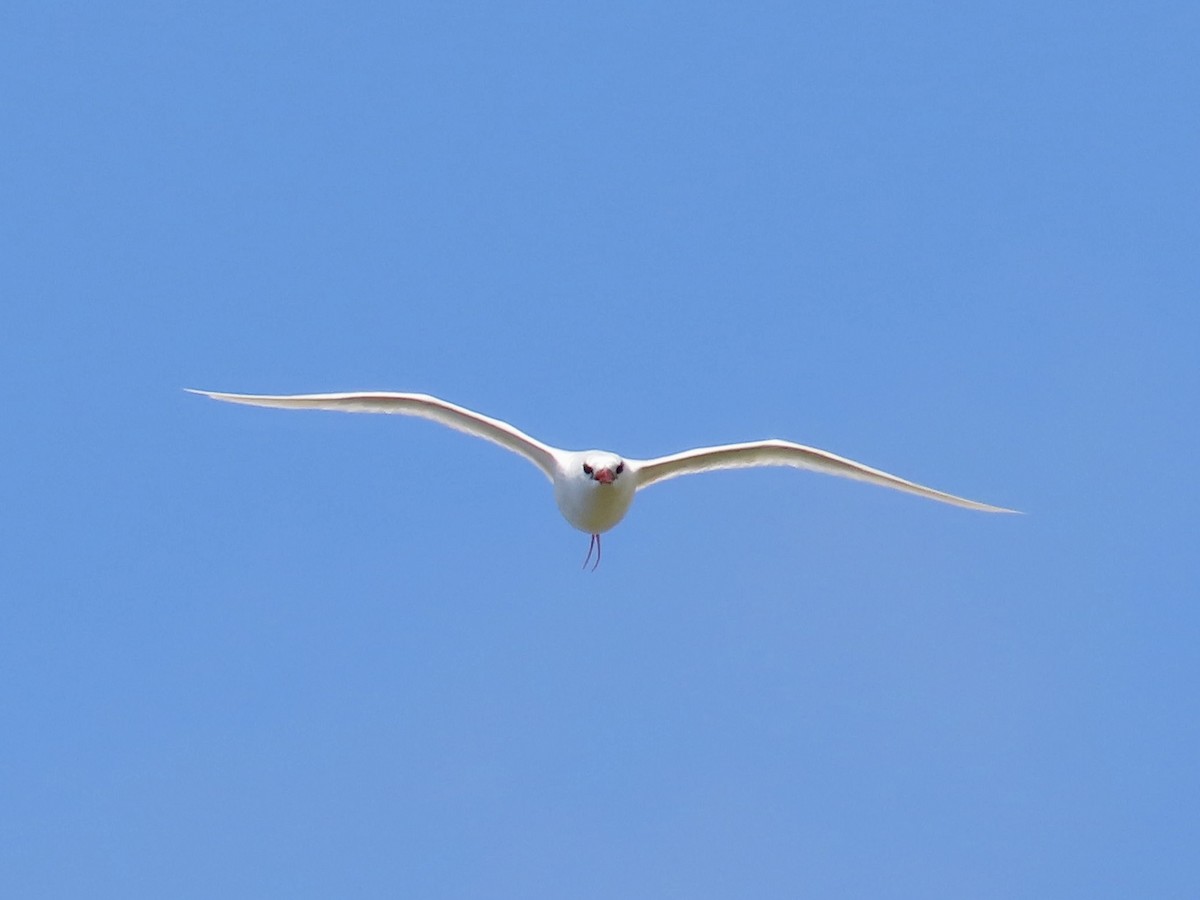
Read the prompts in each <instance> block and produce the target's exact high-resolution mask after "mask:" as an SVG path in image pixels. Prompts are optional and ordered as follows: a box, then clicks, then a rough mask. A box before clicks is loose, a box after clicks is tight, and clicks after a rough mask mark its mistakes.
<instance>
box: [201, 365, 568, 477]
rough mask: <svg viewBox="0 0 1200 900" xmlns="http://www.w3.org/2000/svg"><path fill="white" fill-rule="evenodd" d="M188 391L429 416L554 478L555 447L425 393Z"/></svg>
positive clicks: (234, 399) (284, 405)
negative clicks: (487, 443) (516, 457)
mask: <svg viewBox="0 0 1200 900" xmlns="http://www.w3.org/2000/svg"><path fill="white" fill-rule="evenodd" d="M187 390H188V391H189V392H190V393H193V394H201V395H203V396H205V397H212V398H213V399H214V400H224V401H225V402H227V403H244V404H246V405H247V406H273V407H279V408H281V409H331V410H337V411H339V412H362V413H392V414H396V415H402V416H417V417H419V418H422V419H432V420H433V421H434V422H440V423H441V424H442V425H446V426H447V427H449V428H453V429H455V430H456V431H463V432H466V433H467V434H473V435H475V436H476V437H481V438H483V439H484V440H486V441H491V442H492V443H493V444H499V445H500V446H501V447H503V448H504V449H506V450H511V451H512V452H513V453H519V454H520V455H521V456H524V457H525V458H526V459H528V460H529V461H530V462H532V463H533V464H534V465H535V466H537V467H538V468H539V469H541V470H542V472H543V473H544V474H545V476H546V477H547V478H549V479H550V480H551V481H553V480H554V460H555V449H554V448H553V447H551V446H549V445H548V444H543V443H542V442H541V441H538V440H535V439H534V438H531V437H530V436H529V435H527V434H525V432H523V431H520V430H519V429H517V428H514V427H513V426H512V425H509V424H508V423H507V422H502V421H500V420H499V419H492V418H489V417H488V416H484V415H481V414H480V413H477V412H475V411H473V410H470V409H466V408H465V407H462V406H455V405H454V404H453V403H448V402H446V401H445V400H440V399H438V398H437V397H431V396H429V395H428V394H394V393H388V392H375V393H353V394H286V395H273V394H223V393H220V392H217V391H197V390H192V389H191V388H187Z"/></svg>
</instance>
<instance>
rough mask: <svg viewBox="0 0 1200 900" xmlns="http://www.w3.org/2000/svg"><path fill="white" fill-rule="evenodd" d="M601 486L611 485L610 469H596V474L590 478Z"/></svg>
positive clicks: (611, 474)
mask: <svg viewBox="0 0 1200 900" xmlns="http://www.w3.org/2000/svg"><path fill="white" fill-rule="evenodd" d="M592 477H593V478H595V479H596V480H597V481H598V482H600V483H601V484H612V483H613V473H612V469H597V470H596V474H595V475H593V476H592Z"/></svg>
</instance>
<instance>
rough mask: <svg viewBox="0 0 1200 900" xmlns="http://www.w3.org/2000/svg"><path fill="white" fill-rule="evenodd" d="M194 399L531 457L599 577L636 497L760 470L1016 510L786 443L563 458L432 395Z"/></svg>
mask: <svg viewBox="0 0 1200 900" xmlns="http://www.w3.org/2000/svg"><path fill="white" fill-rule="evenodd" d="M185 390H186V391H188V392H189V393H192V394H199V395H201V396H205V397H211V398H212V399H214V400H221V401H224V402H226V403H242V404H245V405H248V406H267V407H277V408H282V409H327V410H336V411H339V412H358V413H392V414H395V415H402V416H416V417H418V418H422V419H431V420H432V421H434V422H438V423H440V424H442V425H446V426H448V427H450V428H453V429H455V430H457V431H462V432H465V433H467V434H471V435H474V436H475V437H479V438H483V439H484V440H487V441H491V442H492V443H493V444H498V445H499V446H501V447H503V448H504V449H506V450H511V451H512V452H513V453H516V454H518V455H519V456H523V457H525V459H527V460H529V461H530V462H531V463H533V464H534V465H535V466H537V467H538V469H540V470H541V472H542V474H543V475H545V476H546V477H547V478H548V479H549V480H550V483H551V484H552V485H553V486H554V499H555V502H556V503H557V504H558V509H559V512H561V513H562V515H563V518H565V519H566V520H567V522H568V523H569V524H570V525H571V526H573V527H574V528H577V529H579V530H580V531H582V532H584V533H585V534H589V535H591V542H590V543H589V544H588V553H587V557H586V558H585V559H584V561H583V568H585V569H586V568H587V566H588V563H589V562H590V561H591V559H592V554H593V551H594V552H595V557H596V560H595V563H593V565H592V570H593V571H595V569H596V568H597V567H598V566H599V565H600V535H602V534H604V533H605V532H607V531H608V530H609V529H611V528H613V527H614V526H615V525H616V524H617V523H619V522H620V521H621V520H622V519H623V518H625V514H626V513H627V512H629V507H630V505H631V504H632V503H633V497H634V495H635V494H636V493H637V492H638V491H640V490H642V489H643V488H647V487H649V486H650V485H652V484H657V483H659V482H660V481H666V480H667V479H670V478H678V477H679V476H680V475H693V474H696V473H698V472H711V471H715V470H718V469H746V468H755V467H759V466H788V467H791V468H796V469H808V470H811V471H815V472H824V473H826V474H828V475H838V476H841V477H843V478H853V479H855V480H857V481H865V482H868V483H870V484H876V485H880V486H882V487H888V488H893V489H894V490H898V491H905V492H907V493H910V494H916V495H917V496H919V497H926V498H928V499H930V500H938V501H940V502H942V503H949V504H951V505H953V506H960V507H963V508H965V509H974V510H979V511H981V512H989V513H1015V512H1017V510H1013V509H1006V508H1004V507H1002V506H992V505H990V504H987V503H980V502H979V501H977V500H968V499H966V498H965V497H958V496H955V495H954V494H948V493H946V492H945V491H939V490H935V489H933V488H930V487H926V486H924V485H921V484H917V483H916V482H913V481H908V480H907V479H904V478H900V477H898V476H896V475H891V474H889V473H887V472H884V471H881V470H880V469H873V468H871V467H870V466H866V465H863V464H862V463H859V462H855V461H854V460H851V459H846V458H845V457H841V456H837V455H836V454H833V453H830V452H829V451H827V450H818V449H817V448H815V447H806V446H804V445H802V444H795V443H792V442H791V441H784V440H762V441H749V442H746V443H741V444H722V445H719V446H714V447H697V448H694V449H692V450H684V451H682V452H680V453H672V454H670V455H668V456H658V457H655V458H653V459H632V458H629V457H623V456H621V455H620V454H617V453H613V452H611V451H608V450H564V449H562V448H561V447H554V446H551V445H550V444H546V443H543V442H542V441H539V440H537V439H536V438H533V437H530V436H529V435H528V434H526V433H525V432H523V431H521V430H520V429H518V428H515V427H514V426H512V425H510V424H509V423H508V422H504V421H501V420H500V419H493V418H491V417H490V416H485V415H483V414H482V413H477V412H475V411H474V410H471V409H467V408H466V407H464V406H458V405H456V404H454V403H450V402H448V401H446V400H442V399H440V398H438V397H433V396H430V395H429V394H406V393H393V392H388V391H379V392H356V393H335V394H229V393H222V392H220V391H204V390H196V389H194V388H185Z"/></svg>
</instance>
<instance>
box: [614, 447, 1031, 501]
mask: <svg viewBox="0 0 1200 900" xmlns="http://www.w3.org/2000/svg"><path fill="white" fill-rule="evenodd" d="M628 462H629V463H630V464H631V465H632V466H633V468H634V470H635V471H636V473H637V486H638V488H639V489H641V488H644V487H647V486H648V485H651V484H654V483H655V482H656V481H665V480H666V479H668V478H675V477H677V476H679V475H691V474H693V473H696V472H708V471H711V470H713V469H748V468H753V467H756V466H791V467H792V468H796V469H810V470H812V471H814V472H824V473H826V474H827V475H840V476H842V477H843V478H854V479H856V480H858V481H867V482H870V483H871V484H878V485H881V486H883V487H889V488H894V489H895V490H898V491H907V492H908V493H910V494H916V495H917V496H919V497H928V498H929V499H930V500H940V501H941V502H942V503H951V504H953V505H955V506H963V507H966V508H967V509H978V510H983V511H984V512H1008V513H1010V512H1016V510H1012V509H1004V508H1003V507H1000V506H989V505H988V504H986V503H978V502H976V501H975V500H967V499H966V498H964V497H956V496H954V495H953V494H947V493H945V492H943V491H935V490H934V489H933V488H929V487H925V486H924V485H920V484H917V483H915V482H912V481H907V480H905V479H903V478H898V477H896V476H895V475H889V474H888V473H887V472H881V471H880V470H879V469H872V468H871V467H870V466H864V465H863V464H862V463H857V462H854V461H853V460H850V459H843V458H842V457H840V456H835V455H834V454H832V453H829V452H827V451H825V450H817V449H816V448H814V447H804V446H802V445H800V444H793V443H791V442H790V441H752V442H750V443H747V444H725V445H723V446H720V447H699V448H697V449H695V450H684V451H683V452H682V453H674V454H672V455H670V456H660V457H658V458H657V459H647V460H629V461H628Z"/></svg>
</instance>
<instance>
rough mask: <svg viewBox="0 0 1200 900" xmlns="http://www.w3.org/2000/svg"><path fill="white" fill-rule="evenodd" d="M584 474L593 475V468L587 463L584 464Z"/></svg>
mask: <svg viewBox="0 0 1200 900" xmlns="http://www.w3.org/2000/svg"><path fill="white" fill-rule="evenodd" d="M583 474H584V475H591V474H592V467H591V466H589V465H588V464H587V463H584V464H583Z"/></svg>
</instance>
